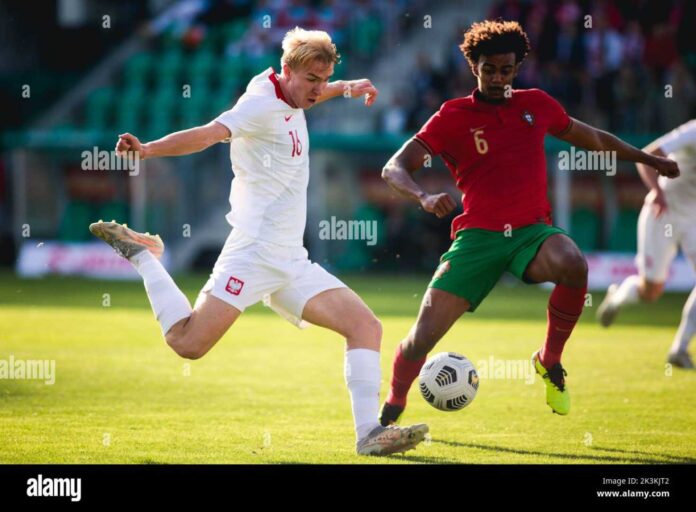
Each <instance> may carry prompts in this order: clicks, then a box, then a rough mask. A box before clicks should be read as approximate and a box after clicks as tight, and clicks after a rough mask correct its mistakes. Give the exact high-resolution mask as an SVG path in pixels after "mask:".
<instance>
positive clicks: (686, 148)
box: [657, 119, 696, 221]
mask: <svg viewBox="0 0 696 512" xmlns="http://www.w3.org/2000/svg"><path fill="white" fill-rule="evenodd" d="M657 143H658V144H659V146H660V149H662V151H663V152H664V153H665V154H666V155H667V156H668V157H669V158H671V159H672V160H674V161H675V162H677V164H678V165H679V170H680V171H681V175H680V176H679V177H678V178H675V179H669V178H667V177H665V176H660V177H659V178H658V183H659V185H660V188H661V189H662V190H664V192H665V198H666V199H667V208H668V209H669V210H670V211H671V212H672V213H673V214H674V215H676V216H678V217H679V218H686V219H691V220H692V221H696V119H693V120H691V121H689V122H687V123H685V124H683V125H681V126H679V127H678V128H675V129H674V130H672V131H671V132H669V133H667V134H666V135H663V136H662V137H660V138H659V139H658V140H657Z"/></svg>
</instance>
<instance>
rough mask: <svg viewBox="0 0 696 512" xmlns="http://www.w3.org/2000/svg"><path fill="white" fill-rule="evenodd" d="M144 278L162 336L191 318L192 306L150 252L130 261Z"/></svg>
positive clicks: (141, 253) (145, 252)
mask: <svg viewBox="0 0 696 512" xmlns="http://www.w3.org/2000/svg"><path fill="white" fill-rule="evenodd" d="M129 261H130V262H131V263H132V264H133V266H134V267H135V270H137V271H138V273H139V274H140V275H141V276H142V278H143V282H144V284H145V291H146V292H147V296H148V298H149V299H150V305H151V306H152V311H154V312H155V317H156V318H157V321H158V322H159V323H160V326H161V327H162V335H165V334H167V332H168V331H169V329H171V328H172V326H173V325H174V324H175V323H177V322H178V321H179V320H182V319H184V318H188V317H189V316H191V304H190V303H189V301H188V299H187V298H186V295H184V294H183V292H182V291H181V290H179V287H178V286H177V285H176V283H174V280H173V279H172V277H171V276H170V275H169V273H168V272H167V271H166V270H165V269H164V267H163V266H162V264H161V263H160V262H159V260H158V259H157V258H155V256H154V255H153V254H152V253H151V252H150V251H148V250H145V251H142V252H140V253H138V254H136V255H135V256H133V257H132V258H131V259H130V260H129Z"/></svg>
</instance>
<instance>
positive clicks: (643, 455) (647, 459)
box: [432, 439, 696, 464]
mask: <svg viewBox="0 0 696 512" xmlns="http://www.w3.org/2000/svg"><path fill="white" fill-rule="evenodd" d="M432 442H433V443H440V444H444V445H448V446H454V447H461V448H475V449H478V450H486V451H491V452H496V453H512V454H515V455H533V456H539V457H551V458H556V459H559V460H565V461H569V462H577V463H580V464H582V463H586V462H599V463H618V464H621V463H623V464H625V463H636V464H676V463H680V464H693V463H695V462H696V459H693V458H689V457H680V456H677V455H667V454H665V455H663V454H655V453H647V452H640V451H634V450H621V449H618V448H602V447H597V446H592V447H588V450H591V451H599V450H601V451H608V452H614V453H622V454H626V455H627V456H623V457H622V456H612V455H590V454H587V455H585V454H572V453H554V452H551V451H548V452H543V451H535V450H523V449H519V448H507V447H504V446H497V445H484V444H478V443H460V442H456V441H443V440H438V439H433V441H432ZM630 455H639V457H633V456H630ZM656 457H661V458H656Z"/></svg>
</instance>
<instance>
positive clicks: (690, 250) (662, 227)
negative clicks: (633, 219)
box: [636, 203, 696, 283]
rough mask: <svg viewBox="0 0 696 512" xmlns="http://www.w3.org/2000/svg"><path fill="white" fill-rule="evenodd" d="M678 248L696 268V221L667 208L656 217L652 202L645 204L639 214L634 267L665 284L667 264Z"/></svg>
mask: <svg viewBox="0 0 696 512" xmlns="http://www.w3.org/2000/svg"><path fill="white" fill-rule="evenodd" d="M679 247H681V250H682V252H683V253H684V256H685V257H686V258H687V259H688V260H689V261H691V265H692V266H693V267H694V269H695V270H696V224H695V223H694V220H693V219H683V218H680V217H679V216H676V215H674V214H672V213H671V212H670V211H669V210H668V211H667V212H666V213H663V214H662V216H661V217H660V218H659V219H658V218H656V217H655V212H654V210H653V207H652V205H651V204H648V203H646V204H644V205H643V208H642V210H641V211H640V216H639V217H638V254H637V255H636V266H637V267H638V273H639V274H640V276H641V277H643V278H645V279H646V280H648V281H651V282H654V283H664V282H665V281H666V280H667V277H668V276H669V267H670V265H671V264H672V260H673V259H674V257H675V256H676V255H677V249H678V248H679Z"/></svg>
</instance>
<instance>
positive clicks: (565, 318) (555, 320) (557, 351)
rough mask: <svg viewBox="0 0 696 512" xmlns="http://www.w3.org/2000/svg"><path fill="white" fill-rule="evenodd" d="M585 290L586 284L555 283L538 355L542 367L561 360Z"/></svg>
mask: <svg viewBox="0 0 696 512" xmlns="http://www.w3.org/2000/svg"><path fill="white" fill-rule="evenodd" d="M586 292H587V286H585V287H583V288H569V287H568V286H565V285H562V284H557V285H556V287H555V288H554V289H553V291H552V292H551V297H550V298H549V307H548V310H547V317H548V328H547V331H546V343H545V344H544V347H543V348H542V349H541V354H540V355H539V358H540V359H541V364H542V365H543V366H544V368H546V369H549V368H551V367H552V366H553V365H555V364H556V363H560V362H561V354H562V353H563V347H564V346H565V342H566V341H567V340H568V338H569V337H570V334H571V333H572V332H573V328H574V327H575V324H576V323H577V322H578V318H580V315H581V314H582V308H583V306H584V304H585V293H586Z"/></svg>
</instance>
